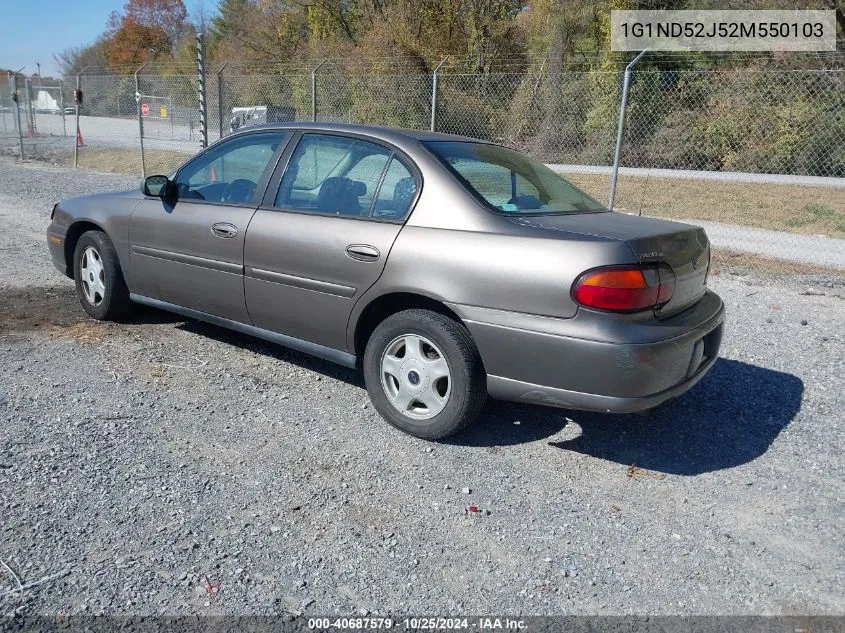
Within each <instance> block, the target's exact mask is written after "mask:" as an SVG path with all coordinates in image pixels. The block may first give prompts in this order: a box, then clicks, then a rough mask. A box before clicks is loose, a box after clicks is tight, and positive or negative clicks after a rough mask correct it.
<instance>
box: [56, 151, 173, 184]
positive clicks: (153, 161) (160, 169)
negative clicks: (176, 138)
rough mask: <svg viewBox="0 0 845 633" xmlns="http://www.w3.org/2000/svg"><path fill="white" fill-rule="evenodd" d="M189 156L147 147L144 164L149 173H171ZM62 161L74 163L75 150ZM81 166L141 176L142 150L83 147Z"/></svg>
mask: <svg viewBox="0 0 845 633" xmlns="http://www.w3.org/2000/svg"><path fill="white" fill-rule="evenodd" d="M188 157H189V154H184V153H182V152H174V151H172V150H162V149H146V150H144V165H145V167H146V171H147V174H148V175H153V174H169V173H170V172H171V171H173V169H175V168H176V167H178V166H179V165H180V164H181V163H182V162H183V161H184V160H185V159H186V158H188ZM66 161H67V162H66ZM61 162H62V163H64V164H70V165H73V152H70V153H69V154H68V156H67V157H65V158H64V159H63V160H62V161H61ZM79 166H80V167H86V168H88V169H96V170H97V171H106V172H111V173H115V174H128V175H130V176H138V177H139V178H140V177H141V150H140V149H127V148H119V147H115V148H103V147H83V148H80V150H79Z"/></svg>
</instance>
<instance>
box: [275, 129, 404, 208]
mask: <svg viewBox="0 0 845 633" xmlns="http://www.w3.org/2000/svg"><path fill="white" fill-rule="evenodd" d="M389 158H390V150H388V149H387V148H385V147H382V146H381V145H377V144H376V143H370V142H368V141H362V140H360V139H355V138H350V137H345V136H332V135H329V134H304V135H303V136H302V139H301V140H300V141H299V144H298V145H297V147H296V149H295V150H294V152H293V155H292V156H291V157H290V161H289V162H288V166H287V170H286V171H285V175H284V177H283V178H282V181H281V183H280V184H279V191H278V192H277V194H276V199H275V202H274V205H273V206H275V207H278V208H281V209H293V210H298V211H310V212H312V213H324V214H326V215H341V216H349V217H367V216H369V215H370V209H371V207H372V202H373V197H374V196H375V195H376V189H378V185H379V182H380V181H381V177H382V174H383V173H384V170H385V167H386V166H387V161H388V159H389Z"/></svg>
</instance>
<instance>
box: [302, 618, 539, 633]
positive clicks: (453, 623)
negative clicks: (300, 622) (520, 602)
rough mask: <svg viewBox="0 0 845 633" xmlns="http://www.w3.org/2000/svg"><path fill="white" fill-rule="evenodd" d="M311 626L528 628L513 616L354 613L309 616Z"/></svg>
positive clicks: (419, 628)
mask: <svg viewBox="0 0 845 633" xmlns="http://www.w3.org/2000/svg"><path fill="white" fill-rule="evenodd" d="M308 628H309V629H311V630H314V631H330V630H341V631H343V630H349V631H351V630H378V629H382V630H387V629H394V628H396V629H404V630H408V631H439V630H472V629H474V630H478V631H522V630H524V629H525V628H526V623H525V621H524V620H519V619H513V618H507V617H505V618H495V617H479V618H442V617H419V618H402V619H398V620H394V619H392V618H378V617H359V618H356V617H353V618H309V619H308Z"/></svg>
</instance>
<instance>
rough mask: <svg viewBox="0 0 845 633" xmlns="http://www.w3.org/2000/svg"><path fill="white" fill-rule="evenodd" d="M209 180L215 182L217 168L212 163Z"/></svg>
mask: <svg viewBox="0 0 845 633" xmlns="http://www.w3.org/2000/svg"><path fill="white" fill-rule="evenodd" d="M211 182H217V170H216V169H215V168H214V165H212V166H211Z"/></svg>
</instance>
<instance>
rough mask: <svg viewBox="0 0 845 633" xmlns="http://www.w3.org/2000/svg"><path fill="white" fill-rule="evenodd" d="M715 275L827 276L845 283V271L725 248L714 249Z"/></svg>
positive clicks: (713, 268) (712, 268) (713, 267)
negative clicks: (837, 278)
mask: <svg viewBox="0 0 845 633" xmlns="http://www.w3.org/2000/svg"><path fill="white" fill-rule="evenodd" d="M711 266H712V267H711V269H710V271H711V274H713V275H736V274H743V273H746V272H749V271H753V272H755V273H757V274H761V275H763V276H764V277H791V276H811V275H825V276H832V277H839V278H840V279H842V281H843V283H845V270H839V269H838V268H832V267H829V266H818V265H816V264H806V263H803V262H794V261H788V260H783V259H775V258H774V257H765V256H763V255H756V254H754V253H741V252H739V251H732V250H728V249H724V248H714V249H713V263H712V264H711Z"/></svg>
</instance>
